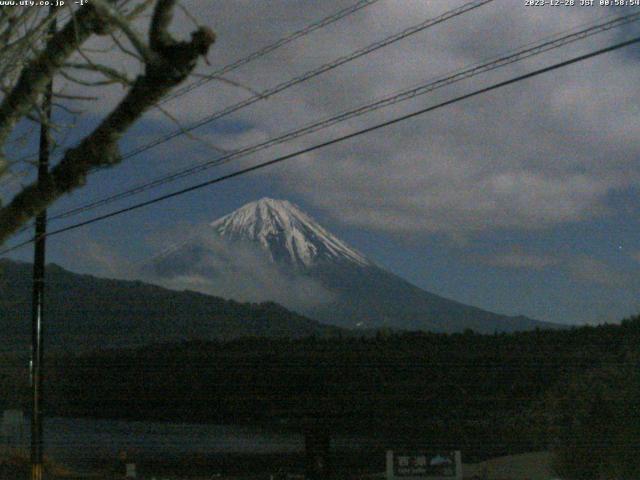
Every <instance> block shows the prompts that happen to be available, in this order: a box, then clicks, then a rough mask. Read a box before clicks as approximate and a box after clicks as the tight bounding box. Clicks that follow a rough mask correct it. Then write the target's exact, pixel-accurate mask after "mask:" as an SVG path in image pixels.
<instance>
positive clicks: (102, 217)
mask: <svg viewBox="0 0 640 480" xmlns="http://www.w3.org/2000/svg"><path fill="white" fill-rule="evenodd" d="M639 42H640V37H636V38H633V39H631V40H627V41H625V42H620V43H617V44H615V45H612V46H609V47H606V48H602V49H600V50H596V51H593V52H590V53H587V54H585V55H580V56H578V57H574V58H572V59H569V60H565V61H563V62H559V63H555V64H553V65H551V66H548V67H544V68H541V69H538V70H534V71H532V72H529V73H526V74H524V75H520V76H517V77H514V78H511V79H509V80H505V81H503V82H499V83H495V84H493V85H490V86H488V87H484V88H481V89H479V90H475V91H473V92H471V93H467V94H464V95H460V96H458V97H455V98H453V99H450V100H447V101H444V102H441V103H438V104H436V105H432V106H429V107H426V108H423V109H420V110H417V111H415V112H412V113H408V114H405V115H402V116H400V117H396V118H394V119H392V120H388V121H386V122H382V123H378V124H376V125H373V126H371V127H367V128H364V129H362V130H358V131H356V132H353V133H350V134H347V135H343V136H340V137H337V138H334V139H332V140H327V141H325V142H322V143H318V144H316V145H313V146H311V147H307V148H304V149H301V150H298V151H296V152H293V153H289V154H287V155H282V156H280V157H277V158H274V159H272V160H269V161H266V162H262V163H259V164H257V165H253V166H251V167H247V168H243V169H240V170H236V171H235V172H232V173H229V174H226V175H222V176H220V177H216V178H214V179H211V180H207V181H205V182H200V183H197V184H195V185H192V186H190V187H187V188H183V189H181V190H177V191H175V192H172V193H168V194H165V195H161V196H159V197H156V198H154V199H151V200H147V201H144V202H140V203H137V204H134V205H131V206H129V207H126V208H122V209H120V210H115V211H113V212H109V213H106V214H103V215H99V216H96V217H94V218H91V219H89V220H85V221H83V222H78V223H75V224H73V225H69V226H67V227H63V228H59V229H57V230H53V231H51V232H49V233H47V234H46V235H45V236H46V237H50V236H54V235H58V234H61V233H64V232H68V231H70V230H75V229H77V228H81V227H84V226H87V225H90V224H93V223H97V222H100V221H102V220H106V219H108V218H112V217H116V216H118V215H122V214H124V213H128V212H131V211H133V210H138V209H140V208H142V207H146V206H149V205H153V204H155V203H159V202H162V201H164V200H168V199H170V198H174V197H178V196H181V195H184V194H186V193H189V192H192V191H195V190H199V189H201V188H204V187H207V186H210V185H214V184H216V183H220V182H223V181H225V180H230V179H232V178H235V177H239V176H241V175H245V174H247V173H250V172H254V171H256V170H261V169H263V168H266V167H269V166H272V165H275V164H277V163H281V162H284V161H285V160H289V159H291V158H294V157H299V156H300V155H304V154H307V153H310V152H313V151H316V150H320V149H322V148H325V147H328V146H331V145H335V144H337V143H341V142H344V141H345V140H349V139H352V138H355V137H358V136H360V135H364V134H366V133H370V132H373V131H375V130H379V129H381V128H385V127H388V126H391V125H395V124H396V123H400V122H403V121H405V120H408V119H411V118H414V117H417V116H420V115H424V114H426V113H429V112H432V111H434V110H438V109H441V108H444V107H447V106H449V105H452V104H454V103H458V102H461V101H463V100H467V99H469V98H472V97H476V96H478V95H482V94H484V93H488V92H491V91H494V90H498V89H500V88H502V87H506V86H508V85H512V84H514V83H518V82H521V81H523V80H527V79H530V78H533V77H537V76H539V75H542V74H544V73H548V72H551V71H553V70H557V69H560V68H563V67H566V66H569V65H572V64H574V63H578V62H582V61H584V60H587V59H590V58H593V57H597V56H599V55H603V54H605V53H609V52H612V51H614V50H618V49H621V48H624V47H628V46H630V45H633V44H636V43H639ZM33 241H35V239H34V238H32V239H30V240H27V241H25V242H22V243H20V244H18V245H14V246H13V247H10V248H7V249H5V250H2V251H0V255H5V254H7V253H9V252H12V251H14V250H17V249H18V248H20V247H23V246H25V245H28V244H30V243H32V242H33Z"/></svg>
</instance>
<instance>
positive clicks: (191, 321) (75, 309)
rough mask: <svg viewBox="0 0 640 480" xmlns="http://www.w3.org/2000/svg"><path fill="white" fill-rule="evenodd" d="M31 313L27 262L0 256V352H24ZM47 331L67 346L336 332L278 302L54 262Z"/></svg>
mask: <svg viewBox="0 0 640 480" xmlns="http://www.w3.org/2000/svg"><path fill="white" fill-rule="evenodd" d="M30 311H31V265H30V264H27V263H19V262H13V261H9V260H2V261H0V339H1V342H2V346H3V347H2V348H3V350H4V351H7V350H16V349H20V350H23V351H28V348H29V345H30V335H31V320H30ZM46 329H47V346H48V348H62V349H68V350H77V349H85V350H86V349H94V348H99V347H117V346H136V345H138V346H139V345H144V344H148V343H152V342H170V341H182V340H190V339H199V340H213V339H223V340H224V339H227V340H228V339H232V338H238V337H244V336H266V337H278V336H281V337H291V338H298V337H306V336H309V335H318V336H323V335H331V334H337V332H338V331H339V329H337V328H335V327H328V326H325V325H322V324H320V323H318V322H316V321H313V320H310V319H308V318H305V317H303V316H301V315H298V314H296V313H293V312H290V311H288V310H287V309H285V308H284V307H282V306H280V305H277V304H275V303H268V302H267V303H262V304H249V303H239V302H235V301H233V300H224V299H222V298H217V297H213V296H208V295H203V294H201V293H196V292H191V291H173V290H167V289H165V288H161V287H158V286H154V285H149V284H145V283H142V282H139V281H124V280H108V279H102V278H96V277H93V276H91V275H78V274H75V273H72V272H69V271H67V270H65V269H63V268H61V267H59V266H57V265H53V264H52V265H49V267H48V268H47V288H46Z"/></svg>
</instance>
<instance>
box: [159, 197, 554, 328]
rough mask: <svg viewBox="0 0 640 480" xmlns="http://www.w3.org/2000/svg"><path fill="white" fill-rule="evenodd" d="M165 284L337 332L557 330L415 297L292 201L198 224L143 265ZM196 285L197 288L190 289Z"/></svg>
mask: <svg viewBox="0 0 640 480" xmlns="http://www.w3.org/2000/svg"><path fill="white" fill-rule="evenodd" d="M150 271H151V272H152V273H153V275H155V276H156V277H157V278H162V279H163V285H165V286H168V287H170V288H171V287H176V286H178V285H177V284H176V282H178V284H179V286H180V287H185V285H186V286H188V288H193V289H196V290H197V289H200V290H203V291H205V292H206V293H213V294H216V295H222V296H230V297H240V298H236V299H237V300H248V299H249V300H251V298H250V293H253V294H254V295H255V294H258V295H261V297H260V298H256V299H254V300H256V301H257V300H273V301H276V302H278V303H281V304H282V305H284V306H285V307H287V308H290V309H293V310H295V311H297V312H299V313H302V314H304V315H306V316H308V317H310V318H313V319H315V320H318V321H321V322H323V323H327V324H330V325H335V326H340V327H346V328H362V329H375V328H391V329H401V330H422V331H433V332H449V333H451V332H460V331H463V330H465V329H473V330H474V331H476V332H479V333H494V332H510V331H516V330H531V329H535V328H557V327H558V326H557V325H554V324H550V323H545V322H540V321H536V320H532V319H530V318H527V317H523V316H517V317H510V316H505V315H500V314H496V313H492V312H488V311H486V310H482V309H480V308H477V307H473V306H469V305H465V304H462V303H459V302H456V301H455V300H451V299H447V298H444V297H441V296H439V295H436V294H433V293H430V292H427V291H424V290H422V289H420V288H418V287H417V286H415V285H412V284H410V283H409V282H407V281H406V280H403V279H402V278H400V277H398V276H396V275H394V274H393V273H390V272H388V271H386V270H384V269H383V268H381V267H379V266H377V265H376V264H375V262H374V261H372V260H371V259H369V258H367V257H366V256H365V255H363V254H362V253H360V252H358V251H357V250H356V249H355V248H353V247H351V246H349V245H348V244H347V243H345V242H344V241H342V240H340V239H339V238H337V237H336V236H335V235H333V234H331V233H330V232H329V231H328V230H327V229H325V228H324V227H322V226H321V225H319V224H318V223H317V222H316V221H315V220H314V219H313V218H311V217H310V216H309V215H307V214H306V213H305V212H303V211H302V210H301V209H300V208H299V207H297V206H296V205H294V204H292V203H290V202H288V201H285V200H274V199H270V198H263V199H261V200H258V201H255V202H251V203H249V204H247V205H245V206H243V207H241V208H239V209H238V210H236V211H234V212H232V213H230V214H228V215H226V216H224V217H222V218H220V219H218V220H215V221H214V222H212V223H210V224H209V225H207V226H205V227H204V229H203V230H202V231H199V232H197V233H196V234H195V235H193V236H192V237H191V238H190V239H188V240H186V241H185V242H183V243H181V244H179V245H176V246H173V247H172V248H170V249H168V250H167V251H165V252H164V253H163V254H162V255H160V256H159V257H157V258H155V259H154V260H153V261H152V262H151V264H150ZM199 287H200V288H199Z"/></svg>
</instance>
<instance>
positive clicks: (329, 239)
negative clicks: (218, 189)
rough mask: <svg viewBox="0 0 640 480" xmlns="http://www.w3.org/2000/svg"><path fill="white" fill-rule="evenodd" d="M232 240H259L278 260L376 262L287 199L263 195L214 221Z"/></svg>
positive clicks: (300, 264) (310, 263)
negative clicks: (275, 198) (276, 198)
mask: <svg viewBox="0 0 640 480" xmlns="http://www.w3.org/2000/svg"><path fill="white" fill-rule="evenodd" d="M210 226H211V227H212V228H213V229H214V231H215V232H216V233H217V234H218V235H220V236H221V237H222V238H226V239H228V240H249V241H252V242H258V243H259V244H260V245H261V246H262V248H263V249H264V250H266V251H267V252H268V253H269V254H270V255H271V259H272V260H273V261H274V262H280V261H284V262H287V263H290V264H293V265H294V266H297V267H312V266H315V265H317V264H319V263H322V262H326V261H329V262H342V261H347V262H351V263H355V264H357V265H358V266H368V265H372V263H371V262H370V261H369V260H368V259H367V258H366V257H365V256H364V255H362V254H361V253H360V252H358V251H357V250H355V249H353V248H351V247H350V246H348V245H347V244H346V243H344V242H343V241H342V240H340V239H338V238H337V237H335V236H334V235H332V234H331V233H330V232H328V231H327V230H326V229H324V228H323V227H321V226H320V225H319V224H318V223H317V222H316V221H315V220H313V219H312V218H311V217H310V216H309V215H307V214H306V213H304V212H303V211H301V210H300V209H299V208H298V207H297V206H296V205H294V204H292V203H290V202H288V201H286V200H274V199H271V198H262V199H261V200H258V201H255V202H251V203H248V204H246V205H245V206H243V207H241V208H239V209H238V210H236V211H235V212H232V213H230V214H229V215H226V216H224V217H222V218H220V219H219V220H216V221H214V222H213V223H211V224H210Z"/></svg>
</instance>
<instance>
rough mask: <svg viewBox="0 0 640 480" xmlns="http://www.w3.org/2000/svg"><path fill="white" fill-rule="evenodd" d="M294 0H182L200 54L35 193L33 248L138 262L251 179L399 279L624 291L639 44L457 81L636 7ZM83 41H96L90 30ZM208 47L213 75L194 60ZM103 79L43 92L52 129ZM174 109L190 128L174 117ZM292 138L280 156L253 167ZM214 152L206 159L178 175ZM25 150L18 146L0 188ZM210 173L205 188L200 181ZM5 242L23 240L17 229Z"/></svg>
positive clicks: (632, 260) (533, 56) (251, 195)
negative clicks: (125, 127)
mask: <svg viewBox="0 0 640 480" xmlns="http://www.w3.org/2000/svg"><path fill="white" fill-rule="evenodd" d="M303 3H304V8H296V9H294V8H293V7H292V5H291V3H290V2H287V1H286V0H273V1H272V2H250V5H251V8H247V5H248V3H247V2H240V1H239V2H204V1H203V0H183V5H184V9H185V11H186V12H188V13H189V15H186V14H184V15H182V14H178V17H176V23H175V32H174V33H175V34H176V36H180V35H183V34H184V35H188V34H189V32H190V31H191V30H192V28H193V22H192V20H193V19H196V21H197V22H198V23H202V24H205V25H208V26H210V27H211V28H212V29H213V30H214V31H215V32H216V35H217V42H216V44H215V48H214V49H213V50H212V51H211V54H210V56H209V58H208V63H205V62H203V63H202V64H201V65H200V66H199V67H198V69H197V75H196V76H195V77H194V80H193V83H192V84H186V85H185V86H184V87H182V88H180V89H178V90H176V91H175V92H174V93H173V94H172V95H171V96H170V97H169V99H170V101H166V102H165V103H163V104H162V105H161V109H162V111H164V112H166V113H167V115H166V116H165V115H164V114H163V113H162V111H161V109H156V110H154V111H151V112H149V115H148V116H147V117H145V118H144V119H142V120H141V121H140V122H139V123H138V124H137V125H136V126H135V127H134V129H133V130H132V131H131V132H130V135H127V136H126V137H125V138H123V139H122V141H121V143H120V146H121V149H122V151H123V152H125V155H128V154H132V153H133V152H136V151H137V150H140V149H143V150H141V151H140V153H139V154H138V155H140V160H138V161H129V162H123V163H122V164H121V165H119V166H118V167H116V168H112V169H100V170H97V171H95V172H94V173H92V174H91V175H90V176H89V177H88V178H87V184H86V185H85V186H84V187H83V188H82V189H79V190H78V191H77V192H75V193H73V194H71V195H69V196H68V197H65V198H63V199H61V200H60V201H59V202H57V204H56V205H55V206H54V207H53V208H54V209H55V212H57V214H55V215H54V217H55V220H54V221H56V223H55V224H54V223H52V226H53V227H54V228H56V229H57V230H62V229H67V228H70V229H72V230H67V234H66V235H64V236H61V235H58V234H56V236H55V237H54V238H60V239H64V241H62V242H59V241H51V242H50V244H49V252H50V257H49V259H50V260H51V261H53V262H56V263H59V264H60V265H62V266H64V267H65V268H69V269H71V270H75V271H79V272H85V273H90V274H96V275H101V276H107V277H116V278H130V279H144V277H143V276H141V274H139V272H138V273H136V272H135V271H134V270H132V268H131V265H134V264H138V263H141V262H143V261H144V259H146V258H150V257H153V256H154V254H156V253H157V252H159V251H163V250H164V249H166V247H167V245H175V244H177V243H180V242H181V240H183V239H184V238H185V236H187V235H188V233H189V232H193V231H201V230H202V228H201V227H202V226H205V227H206V226H207V225H209V224H210V223H211V222H212V221H214V220H215V219H217V218H219V217H221V216H223V215H225V214H228V213H230V212H231V211H233V210H236V209H237V208H239V207H241V206H242V205H244V204H246V203H249V202H252V201H255V200H257V199H259V198H261V197H270V198H275V199H284V200H289V201H291V202H293V203H295V204H297V205H298V206H299V207H300V208H301V210H303V211H305V212H308V213H309V214H310V215H311V216H313V217H314V218H316V219H317V220H319V222H320V223H321V224H322V225H323V226H325V227H326V228H327V229H328V230H330V231H332V232H333V233H334V234H335V235H336V236H338V237H339V238H341V239H343V240H344V241H345V242H347V243H348V244H350V245H352V246H353V247H354V248H356V249H358V250H359V251H361V252H363V254H364V255H366V256H367V257H368V258H371V259H372V260H373V261H375V262H376V263H379V264H380V265H381V266H383V267H385V268H386V269H388V270H390V271H392V272H394V273H396V274H398V275H399V276H401V277H403V278H405V279H407V280H409V281H410V282H412V283H414V284H415V285H417V286H418V287H420V288H423V289H425V290H427V291H430V292H433V293H435V294H438V295H441V296H444V297H447V298H451V299H454V300H457V301H459V302H462V303H465V304H468V305H475V306H478V307H481V308H483V309H485V310H489V311H493V312H497V313H504V314H507V315H525V316H527V317H530V318H535V319H539V320H547V321H554V322H561V323H562V322H566V323H572V324H580V323H585V322H592V323H593V322H602V321H609V322H612V321H619V320H620V319H622V318H624V317H625V316H630V315H633V314H636V313H638V312H639V311H640V300H639V299H640V280H639V279H640V237H639V236H638V234H637V232H638V231H640V209H639V208H638V205H640V163H639V162H638V161H637V159H638V158H639V155H640V138H638V137H637V134H636V132H637V125H638V115H639V114H640V97H638V95H637V92H636V90H637V89H636V88H635V85H636V84H637V78H640V55H639V54H638V51H639V50H638V47H633V46H629V47H627V48H619V49H618V50H615V51H611V52H609V53H607V54H606V55H605V54H602V55H598V56H595V57H592V58H591V59H589V60H588V61H582V62H576V63H574V64H573V65H571V66H566V67H559V68H556V69H555V70H553V71H549V72H546V73H545V74H544V75H542V74H540V76H539V77H538V78H537V79H535V80H531V81H523V80H520V81H517V82H515V83H513V84H511V86H509V87H506V86H505V87H503V88H497V89H495V90H490V91H486V92H484V93H482V94H480V93H478V94H476V95H475V96H473V97H470V98H466V100H464V101H461V100H460V99H461V98H465V96H466V95H468V94H470V93H474V92H481V91H483V89H487V88H491V87H494V86H496V85H501V84H502V83H503V82H508V81H511V80H513V79H518V78H521V77H524V76H526V75H529V74H531V73H532V72H541V71H543V69H545V68H548V67H550V66H553V65H562V64H563V62H567V61H570V60H572V59H576V58H580V57H582V56H584V55H588V54H590V53H593V52H596V51H600V50H603V49H606V48H609V47H611V46H614V45H619V44H623V43H624V42H627V41H630V40H632V39H635V38H637V37H638V36H640V26H639V25H640V22H638V21H637V20H638V17H639V16H640V9H638V8H634V7H619V8H618V7H616V8H605V7H600V6H597V5H594V6H592V7H588V6H580V5H575V6H574V7H562V8H556V7H551V6H545V7H538V8H534V7H527V6H526V5H524V2H522V4H521V3H519V2H512V1H510V0H493V1H492V2H490V3H489V2H488V3H487V4H483V5H480V3H477V6H476V7H475V8H471V9H469V10H468V11H466V13H464V14H462V13H460V14H455V12H459V11H462V10H464V9H465V8H470V7H469V6H470V5H476V3H475V2H472V4H469V2H466V1H464V0H457V1H455V2H453V1H452V2H432V1H427V2H425V1H422V0H379V1H376V2H375V3H373V2H370V3H367V2H357V1H356V0H326V1H323V2H303ZM181 15H182V16H181ZM449 16H450V18H448V17H449ZM188 17H189V18H188ZM443 18H447V19H446V21H444V20H443V21H440V22H438V23H434V24H433V25H431V26H429V27H428V28H424V29H422V30H420V31H419V32H416V33H415V34H410V35H407V36H406V37H403V38H401V39H400V40H396V41H393V40H392V39H395V38H399V37H398V36H400V37H402V35H403V34H405V33H407V32H410V31H411V30H412V29H415V28H420V25H421V24H425V22H426V23H428V22H429V21H433V20H436V19H443ZM418 33H419V34H418ZM387 40H391V41H389V43H388V44H386V45H384V48H383V47H381V45H382V44H383V43H385V42H386V41H387ZM90 47H91V49H92V51H95V52H97V53H95V55H98V56H99V51H100V50H101V47H102V45H101V43H100V42H99V41H96V42H94V43H92V44H91V45H90ZM349 59H350V60H349ZM110 61H112V62H113V66H117V65H116V64H118V65H120V64H119V63H118V62H121V61H122V62H123V63H122V65H127V60H126V59H125V58H123V59H117V58H114V59H112V60H110ZM342 62H343V63H342ZM211 65H215V66H214V67H212V66H211ZM234 65H235V66H234ZM227 68H230V69H232V70H227V71H226V73H225V75H224V76H225V80H224V81H220V82H218V81H216V82H212V81H209V80H210V79H212V78H213V77H215V76H216V75H219V74H220V71H222V70H223V69H227ZM325 68H326V70H324V69H325ZM307 77H308V78H307ZM303 79H304V80H303ZM298 80H300V81H299V83H295V84H294V85H291V86H290V87H287V85H290V83H291V82H292V81H294V82H298ZM238 86H240V87H241V88H238ZM280 88H282V89H281V90H279V91H278V89H280ZM274 89H275V90H274ZM247 92H252V93H247ZM265 92H266V93H269V92H271V95H270V96H269V98H268V99H262V98H260V97H256V95H255V94H256V93H260V94H261V95H264V94H265ZM79 93H81V94H83V95H84V94H86V95H91V94H92V92H88V91H87V92H79ZM94 93H95V92H94ZM100 93H103V91H102V90H100ZM121 95H122V92H121V91H120V90H118V88H113V89H105V90H104V95H103V96H102V98H101V100H100V101H99V102H97V103H95V104H92V105H91V106H90V107H89V108H88V110H87V111H85V113H84V114H83V115H82V116H78V117H75V118H72V116H70V115H68V114H64V113H63V112H62V111H60V110H58V112H57V114H58V115H59V116H60V119H61V121H64V122H66V121H67V120H68V121H69V122H70V123H72V124H74V125H75V129H74V130H73V131H69V132H70V133H69V137H68V141H67V142H66V144H68V145H73V144H74V142H76V141H77V139H78V138H81V137H82V135H84V134H86V133H87V132H90V131H91V130H92V128H94V126H95V123H96V120H97V119H98V118H100V116H101V115H103V114H104V112H105V111H108V110H109V108H110V105H114V104H115V103H116V102H117V101H118V100H119V99H120V98H121ZM254 97H256V98H254ZM454 99H457V101H455V102H454V103H451V104H449V105H448V107H447V108H444V106H443V105H446V104H447V103H448V102H450V101H452V100H454ZM247 101H248V102H249V103H248V104H243V102H247ZM432 107H438V108H435V109H434V110H431V111H430V112H429V113H428V114H423V115H418V116H415V117H413V118H412V119H411V118H409V117H410V116H411V115H412V114H413V113H415V112H417V111H420V110H423V109H425V108H432ZM231 110H234V111H231ZM225 111H226V112H227V113H225ZM218 115H221V116H220V117H218V118H216V117H217V116H218ZM407 116H409V117H407ZM405 117H407V118H406V119H405V120H403V121H398V122H396V123H394V124H392V125H387V126H386V127H385V128H382V127H380V128H379V129H378V130H377V131H376V132H373V131H372V132H371V133H369V134H366V135H365V134H364V132H365V131H366V130H367V129H368V128H373V127H377V126H381V125H385V124H386V123H387V122H393V121H395V120H396V119H401V118H405ZM208 120H211V121H209V122H208V123H207V121H208ZM202 122H205V123H202ZM176 123H177V125H179V126H180V128H179V129H176V128H175V127H176ZM191 128H193V129H196V128H197V132H196V133H197V136H196V137H194V138H190V136H189V135H186V134H185V133H184V132H185V131H187V130H188V129H191ZM352 134H358V135H357V136H356V137H350V136H351V135H352ZM168 137H173V138H168ZM348 138H352V140H350V141H347V139H348ZM164 139H166V140H164ZM158 142H161V143H162V148H153V147H152V145H155V144H156V143H158ZM334 142H335V143H334ZM329 145H331V147H330V148H328V146H329ZM34 146H35V145H34V144H30V145H26V146H25V147H24V148H23V149H24V150H25V151H27V150H33V147H34ZM212 146H215V147H216V148H217V149H219V151H214V150H212V148H213V147H212ZM18 147H19V146H16V149H17V150H19V148H18ZM27 147H30V148H27ZM147 147H149V148H147ZM21 152H22V150H20V151H19V152H18V151H17V152H16V154H15V155H13V154H14V152H8V153H9V154H11V156H12V157H13V158H22V156H21V155H19V153H21ZM221 152H222V153H221ZM289 155H293V156H295V155H298V156H297V157H296V160H295V161H288V162H286V163H282V165H281V167H279V168H260V167H257V166H259V165H263V164H265V165H266V164H269V163H270V162H272V161H276V163H278V162H279V161H281V160H280V159H283V158H286V157H287V156H289ZM232 161H233V163H232ZM282 161H284V160H282ZM22 167H24V168H25V170H24V171H25V172H27V176H26V177H22V176H20V174H21V171H19V170H18V169H19V168H22ZM212 167H216V168H217V169H219V170H217V171H216V173H215V175H214V174H210V175H211V176H207V177H204V176H202V177H195V175H196V174H203V173H205V172H206V171H207V170H208V169H210V168H212ZM254 167H257V168H258V169H257V170H255V171H254V173H253V174H252V175H247V174H245V173H242V172H244V171H245V170H246V169H253V168H254ZM29 168H30V167H29V166H28V165H25V164H24V163H20V164H19V166H17V167H16V170H15V172H14V173H16V174H17V175H18V176H16V177H12V178H10V179H8V180H7V182H6V184H3V186H2V189H3V193H4V196H5V197H7V198H9V197H10V195H11V192H12V191H13V190H15V188H16V186H17V185H19V183H20V182H21V181H23V179H28V178H29V177H28V172H29ZM192 175H193V178H192V177H191V176H192ZM227 177H229V178H234V181H225V180H224V179H225V178H227ZM207 182H212V183H215V184H216V185H217V186H216V188H215V189H207V188H201V187H199V185H200V184H203V183H207ZM216 182H217V183H216ZM185 189H187V190H189V191H190V194H189V195H186V194H182V193H179V192H182V191H185ZM134 195H135V203H134V201H133V198H134ZM163 197H167V198H171V201H167V202H162V201H159V200H158V201H156V200H157V199H160V198H163ZM117 201H119V202H121V203H116V202H117ZM112 204H113V205H114V206H112V207H111V208H106V207H107V206H111V205H112ZM138 205H147V207H146V208H139V207H138ZM99 208H102V210H98V209H99ZM130 208H131V210H129V213H128V214H127V215H124V214H119V213H117V212H119V211H121V210H127V209H130ZM94 209H95V210H94ZM76 215H77V217H76ZM103 216H109V218H111V221H108V222H107V221H101V220H98V218H100V217H103ZM72 217H73V218H72ZM84 222H88V223H86V224H85V225H84V228H76V226H77V225H79V224H81V223H84ZM204 230H205V231H206V228H205V229H204ZM25 234H26V230H25V231H24V232H23V233H22V235H25ZM23 239H26V237H25V236H21V237H15V238H14V241H15V242H16V243H20V242H21V241H22V240H23ZM10 257H11V258H14V259H22V260H27V261H28V260H30V257H29V254H28V249H22V250H21V249H18V250H15V251H13V252H11V254H10ZM167 281H168V280H167ZM176 288H178V287H176ZM205 293H211V294H216V291H214V290H212V291H207V292H205ZM218 293H220V292H218ZM245 300H246V299H245ZM250 300H251V299H250ZM254 300H257V299H254Z"/></svg>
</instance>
